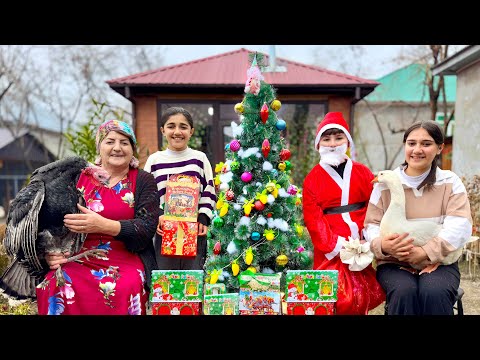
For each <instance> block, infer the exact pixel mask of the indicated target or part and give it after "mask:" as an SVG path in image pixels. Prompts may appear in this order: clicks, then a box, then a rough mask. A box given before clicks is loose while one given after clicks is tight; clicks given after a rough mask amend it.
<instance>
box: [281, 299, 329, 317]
mask: <svg viewBox="0 0 480 360" xmlns="http://www.w3.org/2000/svg"><path fill="white" fill-rule="evenodd" d="M287 314H288V315H334V314H335V302H325V301H321V302H314V301H309V302H287Z"/></svg>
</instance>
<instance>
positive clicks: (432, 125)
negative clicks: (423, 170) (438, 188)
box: [402, 120, 445, 190]
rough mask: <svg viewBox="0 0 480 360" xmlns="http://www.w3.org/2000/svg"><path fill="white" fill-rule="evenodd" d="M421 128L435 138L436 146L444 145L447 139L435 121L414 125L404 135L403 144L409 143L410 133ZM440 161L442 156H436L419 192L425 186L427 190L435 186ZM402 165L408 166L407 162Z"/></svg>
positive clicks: (419, 187) (418, 188) (419, 122)
mask: <svg viewBox="0 0 480 360" xmlns="http://www.w3.org/2000/svg"><path fill="white" fill-rule="evenodd" d="M420 128H422V129H425V130H426V131H427V132H428V135H430V136H431V137H432V138H433V140H434V141H435V144H437V145H438V146H440V145H442V144H443V143H444V142H445V137H444V135H443V131H442V129H441V127H440V126H439V125H438V124H437V123H436V122H435V121H432V120H427V121H418V122H416V123H414V124H412V126H410V127H409V128H408V129H407V130H406V131H405V134H403V143H404V144H405V143H406V142H407V138H408V135H410V133H411V132H412V131H413V130H416V129H420ZM439 160H440V154H438V155H436V156H435V158H434V159H433V161H432V166H431V168H430V172H429V173H428V175H427V177H426V178H425V179H424V180H423V181H422V183H421V184H420V185H418V187H417V190H420V189H421V188H422V186H424V185H425V189H427V190H428V189H430V188H431V187H432V186H433V184H435V181H436V180H437V178H436V176H435V173H436V171H437V165H438V162H439ZM402 165H406V166H408V163H407V161H406V160H405V161H404V162H403V164H402Z"/></svg>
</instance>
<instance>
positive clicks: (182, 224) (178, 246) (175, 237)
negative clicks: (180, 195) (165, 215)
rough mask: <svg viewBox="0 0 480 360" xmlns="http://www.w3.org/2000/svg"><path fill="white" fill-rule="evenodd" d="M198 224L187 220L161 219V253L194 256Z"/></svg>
mask: <svg viewBox="0 0 480 360" xmlns="http://www.w3.org/2000/svg"><path fill="white" fill-rule="evenodd" d="M197 234H198V225H197V223H196V222H188V221H174V220H164V221H163V237H162V247H161V254H162V255H170V256H196V255H197Z"/></svg>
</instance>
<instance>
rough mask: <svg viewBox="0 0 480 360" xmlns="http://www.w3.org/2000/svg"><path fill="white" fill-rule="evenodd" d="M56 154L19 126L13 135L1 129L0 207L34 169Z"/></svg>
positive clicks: (48, 161)
mask: <svg viewBox="0 0 480 360" xmlns="http://www.w3.org/2000/svg"><path fill="white" fill-rule="evenodd" d="M55 160H56V157H55V156H54V155H53V153H52V152H51V151H50V150H49V149H48V148H47V147H46V146H45V145H44V143H42V142H41V141H40V140H39V139H38V138H37V136H36V135H34V134H33V131H30V130H28V129H22V130H20V131H19V132H18V133H16V134H14V133H12V132H11V131H10V130H9V129H7V128H0V206H2V207H3V208H4V209H6V210H8V205H9V203H10V201H11V200H13V199H14V198H15V196H16V194H17V193H18V191H19V190H20V189H21V188H22V187H23V186H24V185H25V182H26V181H27V179H28V177H29V174H31V173H32V171H33V170H35V169H36V168H38V167H40V166H43V165H45V164H48V163H50V162H52V161H55Z"/></svg>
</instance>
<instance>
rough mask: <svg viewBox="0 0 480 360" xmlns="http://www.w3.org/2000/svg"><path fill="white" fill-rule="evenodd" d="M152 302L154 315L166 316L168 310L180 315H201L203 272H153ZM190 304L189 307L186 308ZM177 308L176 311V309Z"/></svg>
mask: <svg viewBox="0 0 480 360" xmlns="http://www.w3.org/2000/svg"><path fill="white" fill-rule="evenodd" d="M151 289H152V291H151V292H150V301H151V303H152V313H153V314H154V315H164V314H166V313H167V308H169V309H170V310H171V311H174V312H177V310H178V314H182V309H183V313H185V314H187V313H190V311H192V312H193V315H199V314H200V310H201V303H202V301H203V271H202V270H153V271H152V286H151ZM186 303H188V306H187V307H185V306H186ZM175 308H176V309H175Z"/></svg>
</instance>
